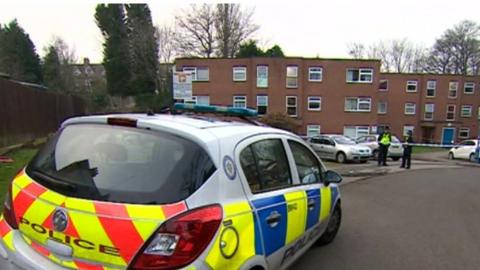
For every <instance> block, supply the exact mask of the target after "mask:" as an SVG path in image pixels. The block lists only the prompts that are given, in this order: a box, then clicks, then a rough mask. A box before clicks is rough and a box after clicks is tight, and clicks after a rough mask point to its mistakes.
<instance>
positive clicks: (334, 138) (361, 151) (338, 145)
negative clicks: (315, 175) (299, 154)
mask: <svg viewBox="0 0 480 270" xmlns="http://www.w3.org/2000/svg"><path fill="white" fill-rule="evenodd" d="M308 143H310V145H311V146H312V148H313V149H314V150H315V151H316V152H317V154H318V155H319V156H320V158H322V159H330V160H335V161H337V162H339V163H345V162H347V161H360V162H366V161H367V160H368V159H369V158H371V157H372V151H371V150H370V148H368V147H366V146H362V145H358V144H357V143H356V142H355V141H354V140H352V139H350V138H348V137H345V136H343V135H333V134H332V135H329V134H326V135H320V136H315V137H312V138H309V139H308Z"/></svg>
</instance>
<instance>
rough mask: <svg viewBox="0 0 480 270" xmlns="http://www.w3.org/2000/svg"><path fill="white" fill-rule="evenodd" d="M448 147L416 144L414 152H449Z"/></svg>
mask: <svg viewBox="0 0 480 270" xmlns="http://www.w3.org/2000/svg"><path fill="white" fill-rule="evenodd" d="M447 151H448V149H447V148H440V147H428V146H414V147H413V149H412V154H422V153H432V152H447Z"/></svg>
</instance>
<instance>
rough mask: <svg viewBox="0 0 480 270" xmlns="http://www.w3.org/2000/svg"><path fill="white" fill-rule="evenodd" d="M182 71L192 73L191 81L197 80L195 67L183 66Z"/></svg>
mask: <svg viewBox="0 0 480 270" xmlns="http://www.w3.org/2000/svg"><path fill="white" fill-rule="evenodd" d="M183 72H186V73H190V75H192V81H196V80H197V68H196V67H184V68H183Z"/></svg>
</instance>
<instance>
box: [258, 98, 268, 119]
mask: <svg viewBox="0 0 480 270" xmlns="http://www.w3.org/2000/svg"><path fill="white" fill-rule="evenodd" d="M260 97H264V98H265V100H266V104H260V102H259V98H260ZM259 106H263V107H266V109H265V113H264V114H260V112H258V107H259ZM257 112H258V115H265V114H267V113H268V96H267V95H257Z"/></svg>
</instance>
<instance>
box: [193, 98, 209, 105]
mask: <svg viewBox="0 0 480 270" xmlns="http://www.w3.org/2000/svg"><path fill="white" fill-rule="evenodd" d="M196 99H197V104H199V105H210V96H196Z"/></svg>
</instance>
